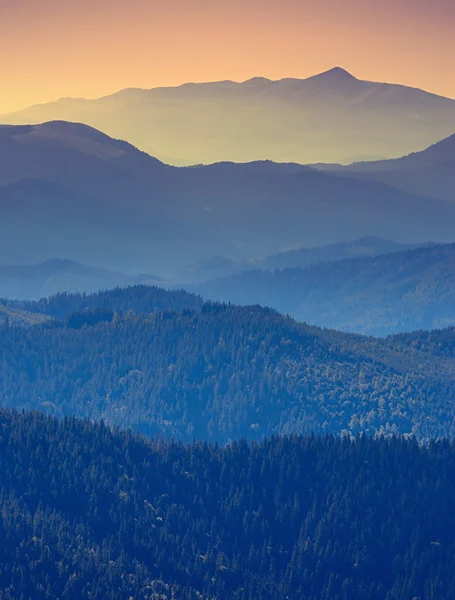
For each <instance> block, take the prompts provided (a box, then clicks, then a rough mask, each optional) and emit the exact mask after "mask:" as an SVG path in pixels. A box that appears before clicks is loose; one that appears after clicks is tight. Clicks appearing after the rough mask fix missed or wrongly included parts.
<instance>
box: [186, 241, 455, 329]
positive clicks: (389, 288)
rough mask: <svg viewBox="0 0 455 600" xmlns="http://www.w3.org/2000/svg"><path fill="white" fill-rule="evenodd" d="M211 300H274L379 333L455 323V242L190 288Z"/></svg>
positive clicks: (293, 311)
mask: <svg viewBox="0 0 455 600" xmlns="http://www.w3.org/2000/svg"><path fill="white" fill-rule="evenodd" d="M188 287H189V289H191V290H192V291H195V292H197V293H199V294H201V295H202V296H204V297H206V298H209V299H211V300H218V301H226V302H227V301H230V302H234V303H236V304H262V305H264V306H271V307H274V308H276V309H277V310H279V311H280V312H282V313H285V314H290V315H292V316H293V317H295V318H296V319H298V320H301V321H306V322H309V323H315V324H317V325H319V326H325V327H335V328H337V329H342V330H344V331H354V332H359V333H367V334H373V335H387V334H390V333H394V332H400V331H412V330H414V329H431V328H435V327H445V326H447V325H453V324H455V244H447V245H442V246H429V247H424V248H417V249H414V250H408V251H405V252H397V253H393V254H387V255H382V256H377V257H366V258H357V259H351V260H345V261H342V262H336V263H326V264H319V265H315V266H311V267H308V268H295V269H284V270H276V271H273V272H266V271H259V270H254V271H249V272H244V273H240V274H238V275H235V276H232V277H228V278H223V279H215V280H212V281H208V282H205V283H199V284H193V285H191V286H188Z"/></svg>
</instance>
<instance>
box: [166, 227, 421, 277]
mask: <svg viewBox="0 0 455 600" xmlns="http://www.w3.org/2000/svg"><path fill="white" fill-rule="evenodd" d="M424 245H426V246H429V245H431V244H430V243H427V244H417V246H419V247H421V246H424ZM414 247H415V245H413V244H401V243H399V242H393V241H391V240H385V239H382V238H378V237H376V236H364V237H362V238H360V239H358V240H353V241H349V242H338V243H336V244H331V245H329V246H316V247H313V248H297V249H295V250H288V251H286V252H280V253H278V254H273V255H270V256H267V257H265V258H257V259H251V260H243V261H242V260H229V259H227V258H224V257H221V256H219V257H213V258H210V259H208V260H206V261H202V262H200V263H197V264H196V265H189V266H187V267H185V268H183V269H181V270H180V271H179V272H178V273H177V274H175V275H174V277H175V278H176V279H177V281H178V282H180V283H182V284H184V283H188V282H204V281H207V280H208V279H215V278H219V277H229V276H230V275H236V274H238V273H242V272H243V271H251V270H255V269H260V270H261V271H273V270H275V269H292V268H295V267H307V266H310V265H314V264H318V263H325V262H339V261H342V260H346V259H348V258H360V257H364V256H378V255H381V254H390V253H393V252H399V251H401V250H409V249H411V248H414Z"/></svg>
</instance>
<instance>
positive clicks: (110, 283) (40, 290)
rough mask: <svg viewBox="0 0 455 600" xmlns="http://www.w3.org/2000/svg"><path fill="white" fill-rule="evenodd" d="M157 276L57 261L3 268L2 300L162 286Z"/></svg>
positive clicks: (0, 282) (1, 277)
mask: <svg viewBox="0 0 455 600" xmlns="http://www.w3.org/2000/svg"><path fill="white" fill-rule="evenodd" d="M159 281H160V280H159V279H158V278H157V277H154V276H153V275H146V274H143V275H137V276H135V275H126V274H125V273H119V272H114V271H109V270H107V269H99V268H96V267H89V266H86V265H82V264H79V263H77V262H75V261H73V260H69V259H61V258H54V259H49V260H46V261H44V262H42V263H39V264H36V265H27V266H22V265H18V266H4V265H0V298H1V297H5V298H10V299H12V298H18V299H20V300H38V299H40V298H43V297H46V296H52V295H54V294H56V293H58V292H85V293H90V292H97V291H99V290H103V289H108V288H114V287H117V286H121V287H126V286H129V285H135V284H137V283H145V282H148V283H158V282H159Z"/></svg>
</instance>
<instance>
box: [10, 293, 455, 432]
mask: <svg viewBox="0 0 455 600" xmlns="http://www.w3.org/2000/svg"><path fill="white" fill-rule="evenodd" d="M156 294H157V291H156V289H153V288H151V289H149V288H146V287H139V288H130V289H128V290H124V291H122V290H115V291H114V292H113V293H112V297H111V296H110V295H109V293H103V294H100V295H93V296H88V297H85V296H78V295H74V296H65V295H61V296H57V297H56V298H51V299H50V300H47V301H43V303H41V304H39V305H37V304H33V307H34V310H35V311H36V308H37V307H38V306H41V310H42V312H45V313H47V314H49V315H54V316H62V317H64V318H62V319H60V320H53V321H51V322H49V323H44V324H43V325H40V326H33V327H28V328H23V327H11V326H10V327H6V326H3V328H0V404H1V405H2V406H4V407H9V408H24V409H27V410H29V409H39V410H42V411H45V412H47V413H51V414H54V415H56V416H64V415H75V416H78V417H89V418H92V419H100V418H103V419H105V421H106V422H107V423H109V424H112V425H117V426H121V427H125V426H128V427H132V428H133V429H135V430H137V431H139V432H141V433H143V434H146V435H149V436H153V435H155V434H158V433H159V434H163V435H164V436H165V437H168V436H172V437H174V438H176V439H180V440H182V441H192V440H193V439H206V440H213V441H218V442H222V443H224V442H227V441H229V440H231V439H239V438H240V437H246V438H247V439H250V440H251V439H262V438H263V437H264V436H270V435H274V434H291V433H308V432H315V433H336V434H340V433H342V432H349V433H352V434H356V433H358V432H361V431H365V432H367V433H369V434H371V435H374V434H377V433H386V434H389V433H402V434H411V433H412V434H414V435H415V436H416V437H417V438H418V439H419V440H426V439H429V438H430V437H438V436H449V437H451V436H453V435H454V433H455V406H454V403H453V397H454V391H455V355H454V352H455V330H454V329H446V330H443V331H439V332H438V331H435V332H420V333H419V332H418V333H416V334H410V335H401V336H395V337H390V338H386V339H384V340H381V339H375V338H368V337H362V336H357V335H350V334H344V333H340V332H336V331H330V330H321V329H318V328H315V327H309V326H307V325H304V324H299V323H296V322H295V321H293V320H292V319H290V318H287V317H283V316H281V315H279V314H278V313H276V312H275V311H273V310H270V309H265V308H260V307H235V306H225V305H215V304H213V305H211V304H206V305H202V304H200V300H199V299H198V298H196V297H194V296H187V295H186V294H183V295H180V294H181V293H180V292H171V293H167V292H165V291H163V290H160V291H159V294H160V297H161V300H160V303H159V307H160V308H165V307H166V304H167V303H169V307H170V308H171V309H170V310H160V311H157V312H154V313H153V314H148V315H146V314H134V313H133V311H132V310H131V309H133V310H134V311H135V312H136V311H138V312H144V313H145V312H146V311H150V310H154V309H153V307H154V306H155V307H156V306H157V304H158V303H157V301H156V297H155V296H156ZM186 301H188V302H189V303H191V302H193V303H194V304H196V306H197V310H193V309H191V310H190V309H189V308H185V309H183V310H181V311H180V312H175V311H174V310H172V307H175V306H177V307H178V308H181V306H183V305H184V304H185V302H186ZM75 309H80V310H79V312H72V311H74V310H75Z"/></svg>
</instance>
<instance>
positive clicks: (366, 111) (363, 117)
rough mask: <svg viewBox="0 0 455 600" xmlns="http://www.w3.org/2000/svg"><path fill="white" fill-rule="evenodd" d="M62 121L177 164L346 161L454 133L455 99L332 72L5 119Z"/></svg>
mask: <svg viewBox="0 0 455 600" xmlns="http://www.w3.org/2000/svg"><path fill="white" fill-rule="evenodd" d="M55 119H62V120H67V121H80V122H83V123H87V124H89V125H91V126H93V127H96V128H97V129H101V130H102V131H105V132H106V133H108V134H109V135H112V136H114V137H119V138H122V139H126V140H128V141H129V142H131V143H133V144H135V145H136V146H138V147H139V148H141V149H142V150H145V151H146V152H148V153H149V154H152V155H153V156H157V157H159V158H160V159H161V160H163V161H165V162H169V163H172V164H180V165H181V164H198V163H212V162H217V161H225V160H232V161H241V162H244V161H253V160H263V159H272V160H275V161H280V162H300V163H310V162H346V163H347V162H352V161H354V160H368V159H371V158H374V157H379V158H382V157H386V158H391V157H396V156H401V155H403V154H407V153H409V152H412V151H415V150H417V149H421V148H425V147H426V146H428V145H429V144H432V143H435V142H436V141H438V140H440V139H441V138H443V137H446V136H447V135H449V134H452V133H453V131H454V129H455V100H451V99H447V98H443V97H440V96H436V95H433V94H430V93H427V92H424V91H422V90H418V89H413V88H408V87H405V86H400V85H390V84H385V83H372V82H368V81H360V80H358V79H356V78H355V77H354V76H352V75H351V74H349V73H347V72H346V71H345V70H343V69H341V68H335V69H331V70H330V71H328V72H326V73H321V74H319V75H316V76H314V77H310V78H308V79H305V80H300V79H283V80H281V81H270V80H268V79H265V78H261V77H257V78H254V79H251V80H249V81H245V82H243V83H235V82H232V81H220V82H214V83H201V84H192V83H189V84H185V85H183V86H180V87H177V88H158V89H152V90H142V89H127V90H123V91H120V92H118V93H116V94H113V95H111V96H108V97H104V98H100V99H98V100H81V99H71V98H69V99H62V100H59V101H58V102H54V103H51V104H44V105H38V106H34V107H31V108H29V109H27V110H25V111H22V112H19V113H16V114H12V115H5V116H3V117H2V118H1V119H0V121H2V122H4V123H10V124H29V123H41V122H43V121H49V120H55ZM353 132H354V133H353Z"/></svg>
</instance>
